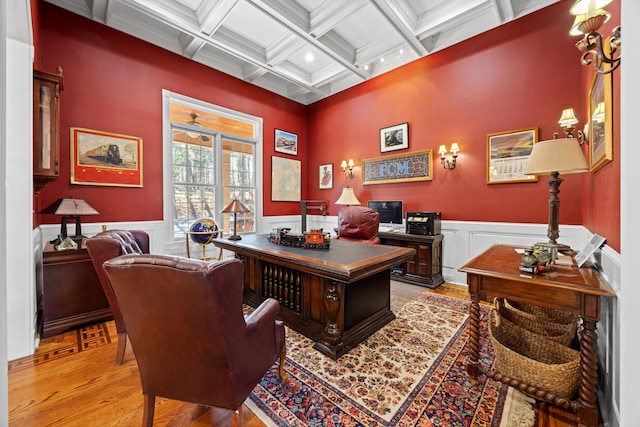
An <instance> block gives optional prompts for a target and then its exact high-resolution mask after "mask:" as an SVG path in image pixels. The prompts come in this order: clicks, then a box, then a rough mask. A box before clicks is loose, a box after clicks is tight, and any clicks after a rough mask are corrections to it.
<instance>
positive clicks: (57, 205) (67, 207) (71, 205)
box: [40, 197, 100, 216]
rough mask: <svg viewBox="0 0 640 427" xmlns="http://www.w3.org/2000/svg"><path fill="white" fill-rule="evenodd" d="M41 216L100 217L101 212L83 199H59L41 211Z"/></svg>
mask: <svg viewBox="0 0 640 427" xmlns="http://www.w3.org/2000/svg"><path fill="white" fill-rule="evenodd" d="M40 213H41V214H52V215H74V216H76V215H99V214H100V212H98V211H97V210H95V209H94V208H93V206H91V205H90V204H89V203H87V202H85V201H84V200H82V199H74V198H73V197H71V198H68V199H58V200H56V201H55V202H53V203H51V204H50V205H49V206H47V207H46V208H44V209H42V210H41V211H40Z"/></svg>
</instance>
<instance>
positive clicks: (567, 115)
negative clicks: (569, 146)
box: [558, 108, 587, 145]
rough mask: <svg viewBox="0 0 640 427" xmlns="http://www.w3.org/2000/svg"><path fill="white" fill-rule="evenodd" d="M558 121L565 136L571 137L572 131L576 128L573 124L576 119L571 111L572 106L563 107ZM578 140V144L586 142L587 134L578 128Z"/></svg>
mask: <svg viewBox="0 0 640 427" xmlns="http://www.w3.org/2000/svg"><path fill="white" fill-rule="evenodd" d="M558 123H559V124H560V127H561V128H562V130H563V131H564V135H565V138H573V132H574V131H575V130H576V128H575V126H574V125H575V124H576V123H578V119H576V115H575V114H574V113H573V108H565V109H564V110H562V115H561V116H560V120H558ZM578 141H579V142H580V145H582V144H584V143H585V142H587V136H586V135H585V133H584V132H583V131H581V130H578Z"/></svg>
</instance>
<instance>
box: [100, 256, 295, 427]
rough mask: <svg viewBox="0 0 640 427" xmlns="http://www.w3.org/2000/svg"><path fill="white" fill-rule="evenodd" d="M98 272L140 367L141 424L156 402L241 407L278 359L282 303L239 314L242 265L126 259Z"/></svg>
mask: <svg viewBox="0 0 640 427" xmlns="http://www.w3.org/2000/svg"><path fill="white" fill-rule="evenodd" d="M104 269H105V270H106V272H107V275H108V276H109V278H110V280H111V285H112V287H113V290H114V292H115V295H116V299H117V300H118V305H119V306H120V310H121V312H122V316H123V318H124V321H125V323H126V325H127V332H128V334H129V339H130V341H131V345H132V347H133V351H134V353H135V355H136V360H137V361H138V367H139V371H140V379H141V382H142V393H143V394H144V417H143V426H151V425H152V424H153V414H154V408H155V398H156V396H160V397H165V398H169V399H175V400H181V401H186V402H191V403H196V404H200V405H206V406H216V407H222V408H227V409H231V410H233V411H234V414H233V425H236V423H237V421H238V413H239V409H240V408H241V406H242V403H243V402H244V401H245V400H246V398H247V397H248V396H249V394H250V393H251V391H252V390H253V388H254V387H255V386H256V384H258V382H259V381H260V380H261V379H262V377H263V376H264V374H265V373H266V372H267V371H268V370H269V369H270V368H271V366H273V363H274V362H275V360H276V359H278V357H279V358H280V371H279V374H280V378H284V370H283V363H284V358H285V351H286V350H285V330H284V325H283V324H282V322H281V321H277V320H276V314H277V313H278V311H279V310H280V304H279V303H278V301H276V300H275V299H273V298H270V299H267V300H265V301H264V302H263V303H262V304H261V305H260V306H259V307H258V308H256V310H255V311H254V312H253V313H252V314H250V315H248V316H246V317H245V316H244V315H243V311H242V291H243V277H244V265H243V264H242V262H241V261H239V260H237V259H228V260H223V261H218V262H213V263H207V262H205V261H200V260H194V259H188V258H182V257H178V256H173V255H138V256H136V255H124V256H121V257H118V258H114V259H112V260H110V261H107V262H105V264H104Z"/></svg>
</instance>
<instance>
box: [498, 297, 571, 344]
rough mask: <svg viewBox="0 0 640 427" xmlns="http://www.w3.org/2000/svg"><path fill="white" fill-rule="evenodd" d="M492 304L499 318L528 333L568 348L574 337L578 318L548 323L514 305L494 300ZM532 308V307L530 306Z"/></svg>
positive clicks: (501, 300)
mask: <svg viewBox="0 0 640 427" xmlns="http://www.w3.org/2000/svg"><path fill="white" fill-rule="evenodd" d="M494 304H495V306H496V309H497V310H498V313H499V314H500V316H502V317H504V318H505V319H507V320H509V321H511V322H513V323H515V324H516V325H518V326H521V327H523V328H525V329H526V330H528V331H531V332H533V333H536V334H538V335H541V336H543V337H545V338H548V339H550V340H552V341H555V342H557V343H560V344H562V345H566V346H569V345H571V342H572V341H573V339H574V337H575V336H576V330H577V325H578V317H577V316H571V317H570V318H569V317H565V318H564V319H563V320H561V321H550V320H545V319H544V318H541V317H538V316H536V315H534V314H531V313H527V312H525V311H522V310H519V309H518V308H516V307H514V303H511V302H510V301H506V300H504V299H500V298H496V299H495V300H494ZM530 307H532V306H530Z"/></svg>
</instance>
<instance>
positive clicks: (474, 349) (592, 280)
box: [460, 245, 615, 426]
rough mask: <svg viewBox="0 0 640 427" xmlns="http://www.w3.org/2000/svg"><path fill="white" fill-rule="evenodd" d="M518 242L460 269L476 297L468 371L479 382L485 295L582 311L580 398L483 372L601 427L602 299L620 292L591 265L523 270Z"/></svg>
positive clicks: (490, 251)
mask: <svg viewBox="0 0 640 427" xmlns="http://www.w3.org/2000/svg"><path fill="white" fill-rule="evenodd" d="M516 248H517V247H515V246H509V245H496V246H493V247H491V248H490V249H488V250H486V251H485V252H483V253H482V254H480V255H478V256H477V257H476V258H474V259H472V260H471V261H469V262H468V263H467V264H466V265H464V266H463V267H462V268H460V271H461V272H463V273H467V284H468V285H469V294H470V296H471V306H470V308H469V316H470V321H469V361H468V363H467V371H468V372H469V375H470V376H471V377H472V379H475V380H477V378H478V375H479V374H480V373H481V370H482V369H481V366H480V364H479V362H478V360H479V349H480V342H479V325H480V306H479V301H480V298H486V297H489V296H491V297H503V298H508V299H510V300H514V301H519V302H524V303H529V304H534V305H538V306H541V307H548V308H553V309H557V310H562V311H566V312H571V313H575V314H578V315H580V316H581V317H582V321H583V324H582V326H583V328H582V332H581V333H580V385H579V388H578V398H577V400H575V401H568V400H567V399H564V398H561V397H558V396H554V395H553V394H551V393H544V390H538V389H536V388H535V387H531V386H530V385H528V384H522V383H520V382H519V381H518V380H515V379H512V378H507V377H505V376H503V375H501V374H500V373H499V372H496V371H490V372H483V373H485V374H487V376H488V377H490V378H493V379H495V380H497V381H501V382H503V383H505V384H509V385H511V386H513V387H516V388H518V389H519V390H521V391H524V392H526V393H528V394H530V395H532V396H533V397H535V398H537V399H538V400H542V401H546V402H548V403H552V404H554V405H558V406H561V407H563V408H565V409H571V410H573V411H574V412H576V413H577V414H578V420H579V422H580V425H586V426H597V425H598V404H597V385H598V377H597V369H598V364H597V361H598V340H597V335H596V324H597V323H598V320H600V298H601V297H603V296H615V293H614V292H613V291H612V290H611V288H610V287H609V285H608V284H607V283H606V282H605V281H604V280H603V279H602V277H601V276H600V274H599V273H598V271H597V270H596V269H594V268H591V267H583V268H575V267H562V266H557V267H556V268H555V269H554V270H550V271H547V272H544V273H541V274H535V275H534V274H528V273H523V272H521V271H520V270H519V265H520V258H521V256H522V254H520V253H517V252H516V250H515V249H516Z"/></svg>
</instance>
